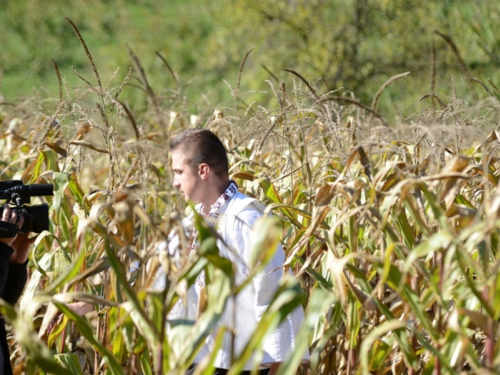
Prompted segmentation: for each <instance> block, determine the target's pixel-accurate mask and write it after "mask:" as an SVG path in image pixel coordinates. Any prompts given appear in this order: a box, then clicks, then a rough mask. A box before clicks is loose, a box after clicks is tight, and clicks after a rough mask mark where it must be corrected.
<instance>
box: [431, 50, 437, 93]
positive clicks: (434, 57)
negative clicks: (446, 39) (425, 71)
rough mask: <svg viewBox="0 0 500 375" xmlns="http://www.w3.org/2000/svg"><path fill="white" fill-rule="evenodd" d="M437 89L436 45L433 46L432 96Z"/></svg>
mask: <svg viewBox="0 0 500 375" xmlns="http://www.w3.org/2000/svg"><path fill="white" fill-rule="evenodd" d="M435 88H436V43H435V42H434V40H433V41H432V44H431V95H434V90H435Z"/></svg>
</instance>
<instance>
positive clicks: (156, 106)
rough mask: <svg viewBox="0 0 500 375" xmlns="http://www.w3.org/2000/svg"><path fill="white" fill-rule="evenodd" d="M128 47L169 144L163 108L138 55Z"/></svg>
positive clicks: (163, 134)
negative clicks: (161, 108)
mask: <svg viewBox="0 0 500 375" xmlns="http://www.w3.org/2000/svg"><path fill="white" fill-rule="evenodd" d="M127 48H128V53H129V55H130V57H131V58H132V61H133V62H134V65H135V67H136V69H137V70H138V71H139V75H140V77H141V80H140V82H141V83H142V85H143V86H144V88H145V90H146V93H147V94H148V96H149V98H150V100H151V102H152V103H153V107H154V109H155V112H156V116H157V120H158V123H159V126H160V131H161V132H162V136H163V138H164V139H165V142H166V143H167V144H168V139H169V137H168V132H167V127H166V124H165V121H164V118H163V116H162V113H161V110H160V107H159V103H158V99H157V97H156V95H155V93H154V91H153V89H152V88H151V86H150V85H149V82H148V79H147V77H146V72H145V71H144V68H143V67H142V65H141V62H140V61H139V59H138V58H137V56H136V55H135V54H134V52H133V51H132V49H131V48H130V47H128V46H127Z"/></svg>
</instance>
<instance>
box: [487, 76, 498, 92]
mask: <svg viewBox="0 0 500 375" xmlns="http://www.w3.org/2000/svg"><path fill="white" fill-rule="evenodd" d="M488 82H489V83H490V85H491V86H493V88H494V89H495V91H496V92H497V93H498V94H500V89H498V87H497V86H496V85H495V84H494V83H493V81H492V80H491V78H488Z"/></svg>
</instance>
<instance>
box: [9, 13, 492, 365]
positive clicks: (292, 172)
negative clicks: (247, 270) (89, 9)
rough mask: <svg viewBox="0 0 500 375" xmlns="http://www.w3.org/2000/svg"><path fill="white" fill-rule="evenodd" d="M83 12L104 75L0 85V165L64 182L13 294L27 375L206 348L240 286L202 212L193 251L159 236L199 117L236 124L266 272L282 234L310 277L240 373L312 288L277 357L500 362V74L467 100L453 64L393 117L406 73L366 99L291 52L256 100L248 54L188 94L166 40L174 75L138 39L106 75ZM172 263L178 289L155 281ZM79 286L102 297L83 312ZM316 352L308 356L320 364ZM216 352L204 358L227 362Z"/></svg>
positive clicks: (167, 360) (242, 176) (139, 361)
mask: <svg viewBox="0 0 500 375" xmlns="http://www.w3.org/2000/svg"><path fill="white" fill-rule="evenodd" d="M70 23H71V22H70ZM72 26H73V28H74V30H75V32H76V33H77V37H78V38H79V39H80V41H81V43H82V45H83V47H84V49H83V51H85V53H86V54H87V56H88V58H89V63H90V64H91V66H92V68H93V72H94V76H93V77H83V76H81V75H79V73H78V72H77V71H75V72H74V73H75V74H77V75H78V76H79V77H80V78H81V81H82V84H81V86H80V87H68V86H67V85H66V83H65V77H64V76H63V75H62V74H61V72H59V70H58V69H57V64H56V62H54V66H55V68H56V69H55V71H56V73H55V76H57V78H58V79H59V82H60V92H59V95H58V96H56V97H54V96H52V95H49V94H48V93H45V94H44V93H42V94H40V96H39V97H26V98H19V99H18V100H16V101H14V102H9V103H6V102H4V103H0V123H1V126H2V136H1V138H0V152H1V153H2V156H3V157H2V160H1V162H0V163H1V179H2V180H12V179H17V180H22V181H23V182H24V183H26V184H29V183H52V184H54V196H53V197H43V198H40V200H41V201H44V202H47V203H49V205H50V219H51V223H52V224H51V231H48V232H43V233H42V234H40V236H39V237H38V239H37V241H36V243H35V246H34V249H33V250H32V252H31V254H30V261H29V265H28V266H29V270H30V278H29V281H28V284H27V285H26V288H25V291H24V293H23V296H22V298H21V300H20V302H19V303H18V305H17V306H15V307H13V306H10V305H8V304H7V303H5V302H3V301H2V300H0V312H1V313H2V314H3V315H4V317H6V319H7V321H8V322H9V323H10V327H11V329H10V331H9V332H10V333H9V343H10V345H11V348H10V350H11V361H12V363H13V367H14V372H15V373H16V374H22V373H27V374H38V373H40V374H49V373H50V374H69V373H71V374H101V373H103V374H104V373H109V374H164V373H171V374H182V373H184V372H185V371H186V370H187V368H188V367H189V366H190V365H191V363H192V361H193V359H194V357H195V355H196V353H197V351H198V350H199V349H200V348H201V345H202V344H203V342H204V337H205V336H206V335H207V333H208V332H209V331H210V330H211V329H212V328H214V327H215V326H216V325H217V318H218V316H219V314H220V312H221V311H222V309H223V308H224V304H225V301H226V300H227V299H228V298H231V297H232V296H234V295H236V294H237V293H238V292H239V290H240V289H241V288H236V287H235V286H234V283H232V280H233V277H234V269H233V265H232V264H231V263H230V262H229V261H228V260H226V259H224V258H221V257H220V256H219V255H218V252H217V248H216V246H215V238H216V233H214V232H212V231H211V230H210V229H209V228H208V227H207V226H205V224H204V223H203V222H202V221H201V220H199V221H198V222H197V229H198V232H199V235H200V244H201V245H200V249H199V251H198V253H197V254H196V256H195V257H192V258H189V259H186V260H185V261H184V262H183V263H182V264H181V266H180V267H178V265H177V264H176V263H175V262H173V260H172V259H170V258H169V256H168V255H165V254H163V253H159V252H158V246H159V244H160V243H161V242H163V241H165V240H166V239H167V236H168V233H169V232H170V231H171V230H173V229H174V228H177V227H179V226H180V225H181V220H182V218H183V217H184V216H185V213H186V212H187V211H188V210H189V209H190V207H189V206H187V205H186V204H185V203H184V202H183V200H182V199H181V197H179V196H177V194H176V192H175V191H174V189H173V188H172V186H171V182H172V175H171V172H170V170H169V159H168V158H169V155H168V141H169V138H170V137H172V136H173V135H175V134H177V133H178V132H179V131H181V130H183V129H186V128H189V127H203V128H208V129H210V130H212V131H213V132H215V133H216V134H217V135H218V136H219V137H220V138H221V139H222V140H223V142H224V144H225V146H226V148H227V149H228V156H229V160H230V166H231V169H230V174H231V178H232V179H234V180H235V181H236V183H237V184H238V186H239V188H240V191H242V192H244V193H245V194H247V195H250V196H254V197H257V198H259V199H260V200H261V201H262V202H263V203H265V204H266V206H267V211H268V212H271V213H272V214H273V216H274V219H269V220H263V221H262V222H261V223H260V224H259V227H258V228H256V232H255V233H256V234H255V236H256V237H255V238H256V247H255V254H254V257H255V259H256V260H260V263H259V262H256V264H259V265H258V266H256V267H255V268H254V269H253V271H252V274H251V275H250V276H249V278H251V277H252V275H253V274H255V273H256V272H259V270H260V269H261V267H263V264H265V261H266V259H270V256H271V255H272V254H270V252H271V250H270V249H272V248H273V246H272V244H275V243H276V242H277V241H280V240H281V241H282V244H283V248H284V250H285V253H286V263H285V267H286V268H291V269H292V270H293V271H294V273H295V276H296V277H295V278H284V279H283V281H282V285H280V287H279V290H278V292H277V294H276V296H275V298H274V299H273V302H272V304H271V305H270V307H269V309H268V311H267V312H266V314H265V315H264V317H263V319H262V320H261V321H260V323H259V326H258V329H257V331H256V332H255V334H254V336H253V339H252V340H251V341H250V342H249V343H248V346H247V348H246V349H245V350H244V351H243V353H241V355H240V356H238V357H236V358H235V359H234V365H233V367H232V368H231V370H230V374H237V373H238V372H239V370H240V369H241V368H242V366H243V365H244V364H245V363H246V361H247V360H248V358H249V357H250V355H251V354H253V353H258V352H259V348H261V346H262V338H263V337H264V336H265V334H266V332H269V331H271V330H272V329H273V328H275V327H276V326H277V325H278V324H279V323H280V322H281V321H282V320H283V319H285V317H286V315H287V314H288V313H289V312H290V311H292V310H293V309H294V308H295V307H297V306H299V305H302V307H303V308H304V311H305V321H304V324H303V325H302V327H301V328H300V333H299V337H298V340H297V342H298V346H297V347H296V348H295V351H294V353H293V354H292V355H291V356H290V357H289V358H288V360H287V361H285V362H283V363H282V365H281V366H280V368H279V374H296V373H298V374H332V373H334V374H380V375H382V374H467V373H470V374H496V373H499V372H500V348H499V343H498V340H497V337H498V332H499V326H498V321H499V318H500V270H499V265H500V262H499V260H500V254H499V253H498V250H499V249H500V247H499V246H500V244H499V234H500V221H499V213H500V190H497V186H498V181H499V178H500V169H499V165H500V164H499V163H500V159H499V157H498V154H499V152H498V149H499V147H500V133H499V132H498V131H497V129H496V127H497V124H498V123H499V120H500V111H499V101H498V98H500V91H499V90H498V89H497V87H496V86H494V84H493V83H490V84H489V85H486V84H484V83H481V82H477V83H480V84H481V85H482V87H483V88H484V89H485V91H484V93H485V95H484V97H485V99H483V100H479V99H478V100H477V102H476V103H467V102H465V101H463V100H460V98H459V95H458V94H457V93H456V92H455V88H454V84H453V80H452V84H451V85H450V86H451V87H450V94H449V96H448V97H447V98H440V97H438V96H437V95H435V94H434V93H431V94H428V95H424V96H423V97H422V100H421V102H422V103H426V104H427V108H428V110H427V111H426V112H423V113H418V114H414V115H413V116H412V117H409V118H406V119H404V120H400V121H399V123H390V122H388V121H387V120H386V119H384V117H383V115H382V114H380V113H378V112H377V104H378V99H379V98H380V96H381V95H383V91H384V89H385V88H386V87H387V86H388V85H390V84H391V83H392V82H394V81H395V80H396V79H404V76H405V75H406V74H407V73H405V74H401V75H399V76H395V77H392V78H391V79H390V80H388V81H387V82H386V84H385V85H384V86H382V88H381V90H380V91H379V92H378V93H376V94H374V99H373V102H372V103H370V104H364V103H360V102H359V101H358V100H357V99H356V97H355V96H354V95H353V94H352V93H348V92H345V93H343V92H340V91H337V92H321V90H320V89H319V88H318V87H315V86H314V85H313V84H311V83H310V82H308V81H307V79H306V78H305V77H302V76H301V75H300V74H299V73H298V72H295V71H294V70H292V69H285V70H287V71H288V72H289V73H290V80H289V82H287V83H286V84H285V82H274V81H268V82H267V85H268V88H269V90H268V91H269V95H270V96H272V97H274V98H275V103H276V106H275V107H274V108H263V107H261V106H259V105H258V103H248V102H246V94H247V93H246V92H244V90H243V86H244V85H242V77H243V78H244V65H245V61H246V60H247V58H248V57H249V53H248V54H247V55H246V56H245V58H244V59H243V61H242V64H241V68H240V75H239V77H238V80H237V82H236V83H234V84H233V85H231V84H228V85H229V88H228V89H229V90H231V94H232V98H233V101H231V102H228V103H221V104H218V105H213V104H211V103H210V102H209V101H208V100H206V98H202V99H201V100H200V102H198V103H188V102H187V101H186V98H185V96H184V94H183V91H184V90H185V88H186V86H185V85H184V84H183V83H182V82H179V80H178V79H177V76H176V74H175V72H173V71H172V69H171V68H170V66H169V65H168V63H167V61H166V60H165V59H164V58H163V57H162V56H161V55H159V59H161V61H162V63H164V64H165V74H166V75H169V76H170V77H171V78H172V82H174V84H173V85H172V87H169V88H167V89H164V90H161V89H159V88H157V87H156V85H154V84H152V82H150V81H149V80H148V77H147V73H146V72H145V70H144V69H143V67H142V66H141V63H140V60H139V59H138V58H137V57H136V56H135V55H134V53H133V51H129V53H130V57H131V61H132V62H133V69H130V71H129V74H128V75H127V77H126V79H125V80H124V81H122V82H116V79H115V75H112V76H111V77H106V79H105V78H104V77H101V76H100V74H99V72H98V69H97V67H96V64H95V62H94V61H93V59H92V56H91V54H90V52H89V48H88V47H87V46H86V44H85V42H84V40H83V38H82V37H81V36H80V34H79V33H78V29H77V28H76V26H75V25H73V24H72ZM90 47H91V46H90ZM82 53H83V52H82ZM71 74H73V73H71ZM464 79H470V77H465V78H464ZM471 82H472V81H471ZM123 90H136V91H137V95H138V96H142V99H143V102H144V103H146V104H145V106H144V107H143V108H137V106H136V108H134V109H133V110H132V109H131V108H129V106H128V105H126V104H125V103H124V102H122V101H121V100H120V94H121V93H122V91H123ZM424 94H425V93H424ZM192 108H196V110H195V111H194V110H193V109H192ZM186 246H187V245H186ZM186 252H187V247H186ZM160 267H163V268H164V269H165V270H166V271H167V272H166V274H167V280H166V288H165V290H163V291H156V290H154V288H153V287H152V286H153V283H154V281H155V274H156V270H157V269H159V268H160ZM202 270H205V272H206V274H207V278H208V281H209V282H207V288H208V291H207V301H206V305H205V307H204V309H203V311H201V312H200V315H199V317H198V319H197V320H196V321H187V322H184V323H183V324H178V325H174V326H172V327H171V329H170V330H169V331H168V332H167V330H166V326H167V315H168V312H169V311H170V309H171V308H172V307H173V305H174V304H175V303H176V301H178V300H179V299H183V298H185V295H186V292H187V289H188V287H189V286H190V285H192V283H193V282H194V280H195V279H196V276H197V275H198V274H199V272H200V271H202ZM75 302H87V303H90V304H92V305H93V306H94V311H92V312H89V313H87V314H86V315H85V316H80V315H79V314H77V313H75V312H74V311H73V310H72V309H71V305H69V304H71V303H75ZM234 334H237V333H234ZM220 344H221V343H220V342H219V343H216V345H220ZM307 350H309V351H310V354H311V362H310V364H309V365H303V364H301V363H300V361H301V358H302V355H303V353H304V352H305V351H307ZM257 357H258V356H257ZM212 360H213V358H206V362H204V363H203V365H202V366H198V368H197V373H198V374H210V373H211V371H213V368H211V367H210V364H211V361H212ZM256 368H258V363H256Z"/></svg>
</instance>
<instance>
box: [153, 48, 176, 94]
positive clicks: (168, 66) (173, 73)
mask: <svg viewBox="0 0 500 375" xmlns="http://www.w3.org/2000/svg"><path fill="white" fill-rule="evenodd" d="M155 53H156V55H157V56H158V57H159V58H160V59H161V61H163V64H164V65H165V67H166V68H167V70H168V71H169V72H170V75H171V76H172V78H173V79H174V81H175V84H176V85H177V90H180V89H181V84H180V82H179V77H177V74H175V72H174V71H173V70H172V68H171V67H170V64H169V63H168V62H167V60H166V59H165V58H164V57H163V56H162V55H161V54H160V52H158V51H155Z"/></svg>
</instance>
